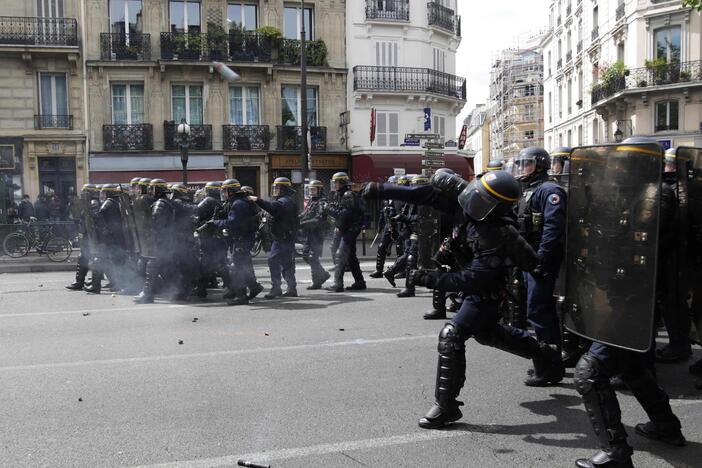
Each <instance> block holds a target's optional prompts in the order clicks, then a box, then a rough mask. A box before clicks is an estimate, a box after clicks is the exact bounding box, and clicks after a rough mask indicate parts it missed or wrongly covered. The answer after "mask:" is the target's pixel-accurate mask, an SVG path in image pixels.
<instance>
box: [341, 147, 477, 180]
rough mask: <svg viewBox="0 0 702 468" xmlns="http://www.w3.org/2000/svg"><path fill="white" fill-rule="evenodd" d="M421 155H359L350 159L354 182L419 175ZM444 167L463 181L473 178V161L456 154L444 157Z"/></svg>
mask: <svg viewBox="0 0 702 468" xmlns="http://www.w3.org/2000/svg"><path fill="white" fill-rule="evenodd" d="M422 159H425V156H424V155H422V154H408V153H403V154H360V155H354V156H353V157H352V158H351V163H352V166H353V171H352V174H353V180H354V182H369V181H374V182H383V181H386V180H387V179H388V177H390V176H392V175H398V174H420V173H421V172H422ZM444 160H445V161H446V167H448V168H450V169H453V170H454V171H456V173H457V174H459V175H460V176H461V177H463V178H464V179H467V180H470V179H471V178H473V177H474V175H475V173H474V171H473V160H472V159H471V158H467V157H464V156H461V155H459V154H457V153H453V154H451V153H449V154H446V155H445V156H444Z"/></svg>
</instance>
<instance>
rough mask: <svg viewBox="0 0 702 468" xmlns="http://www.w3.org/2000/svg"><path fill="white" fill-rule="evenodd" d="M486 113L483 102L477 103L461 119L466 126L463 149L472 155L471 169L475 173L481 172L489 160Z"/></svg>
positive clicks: (487, 111) (486, 109)
mask: <svg viewBox="0 0 702 468" xmlns="http://www.w3.org/2000/svg"><path fill="white" fill-rule="evenodd" d="M488 113H489V110H488V108H487V106H486V105H485V104H477V105H476V106H475V107H474V108H473V110H471V111H470V113H469V114H468V116H466V118H465V120H464V121H463V125H465V127H466V145H465V149H466V151H468V152H469V153H470V154H471V155H472V157H473V170H474V171H475V173H476V174H479V173H481V172H482V171H483V170H484V168H485V167H487V164H488V162H489V161H490V134H489V128H490V127H489V120H488ZM486 130H487V132H486Z"/></svg>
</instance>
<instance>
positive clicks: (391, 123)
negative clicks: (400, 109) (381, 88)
mask: <svg viewBox="0 0 702 468" xmlns="http://www.w3.org/2000/svg"><path fill="white" fill-rule="evenodd" d="M399 121H400V114H398V113H397V112H391V113H388V146H399V145H400V130H399V126H400V123H399Z"/></svg>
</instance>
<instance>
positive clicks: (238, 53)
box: [229, 30, 273, 62]
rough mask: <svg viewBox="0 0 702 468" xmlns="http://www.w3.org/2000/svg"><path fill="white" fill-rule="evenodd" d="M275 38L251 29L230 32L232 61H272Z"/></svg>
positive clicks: (230, 57) (230, 56) (230, 55)
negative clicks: (250, 30)
mask: <svg viewBox="0 0 702 468" xmlns="http://www.w3.org/2000/svg"><path fill="white" fill-rule="evenodd" d="M272 50H273V40H272V39H270V38H269V37H266V36H263V35H261V34H258V33H255V32H249V31H235V30H232V31H230V32H229V59H230V60H231V61H232V62H270V61H271V51H272Z"/></svg>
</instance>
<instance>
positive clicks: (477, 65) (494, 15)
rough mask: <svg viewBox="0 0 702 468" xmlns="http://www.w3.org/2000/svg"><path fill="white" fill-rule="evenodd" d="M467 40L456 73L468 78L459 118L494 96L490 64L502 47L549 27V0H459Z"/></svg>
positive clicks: (459, 12)
mask: <svg viewBox="0 0 702 468" xmlns="http://www.w3.org/2000/svg"><path fill="white" fill-rule="evenodd" d="M457 3H458V14H459V15H461V34H462V36H463V41H462V42H461V46H460V47H459V48H458V54H457V57H456V74H457V75H459V76H464V77H466V79H467V85H466V86H467V102H466V106H465V107H464V108H463V111H462V112H461V113H460V115H459V116H458V118H457V119H456V127H457V131H456V135H459V134H460V129H461V127H462V126H463V119H464V118H465V117H466V115H468V113H469V112H470V111H471V110H472V109H473V107H475V105H476V104H479V103H485V102H487V100H488V97H489V95H490V89H489V84H490V65H491V58H492V56H493V55H494V54H495V53H496V52H497V51H499V50H500V49H505V48H509V47H514V46H515V45H516V44H517V43H518V40H519V38H520V37H524V38H525V37H528V36H529V35H530V33H532V32H536V31H539V30H542V29H545V28H546V25H547V24H548V5H549V0H494V1H481V0H477V1H476V0H458V2H457Z"/></svg>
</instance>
